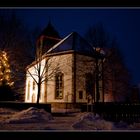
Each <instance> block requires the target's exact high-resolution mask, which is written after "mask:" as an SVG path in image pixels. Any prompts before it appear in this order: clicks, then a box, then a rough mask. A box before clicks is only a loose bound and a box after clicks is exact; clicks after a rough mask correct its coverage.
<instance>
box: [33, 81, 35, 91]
mask: <svg viewBox="0 0 140 140" xmlns="http://www.w3.org/2000/svg"><path fill="white" fill-rule="evenodd" d="M33 90H35V81H33Z"/></svg>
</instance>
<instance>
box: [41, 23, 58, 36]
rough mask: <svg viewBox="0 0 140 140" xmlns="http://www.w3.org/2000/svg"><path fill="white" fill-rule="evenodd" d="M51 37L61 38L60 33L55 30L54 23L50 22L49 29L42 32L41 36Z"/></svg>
mask: <svg viewBox="0 0 140 140" xmlns="http://www.w3.org/2000/svg"><path fill="white" fill-rule="evenodd" d="M42 35H44V36H49V37H54V38H60V35H59V33H58V31H57V30H56V29H55V28H54V26H53V25H52V23H51V22H50V21H49V23H48V25H47V27H46V28H45V29H44V30H43V31H42V32H41V34H40V35H39V36H42Z"/></svg>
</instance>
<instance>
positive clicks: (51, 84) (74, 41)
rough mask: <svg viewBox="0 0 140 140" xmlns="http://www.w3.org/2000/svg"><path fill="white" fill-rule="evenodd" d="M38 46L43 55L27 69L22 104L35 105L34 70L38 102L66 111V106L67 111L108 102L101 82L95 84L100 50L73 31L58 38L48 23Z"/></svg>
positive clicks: (99, 67) (38, 41)
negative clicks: (88, 104) (84, 105)
mask: <svg viewBox="0 0 140 140" xmlns="http://www.w3.org/2000/svg"><path fill="white" fill-rule="evenodd" d="M40 40H41V41H42V42H41V43H40ZM37 44H39V45H38V46H41V54H42V56H41V59H39V58H38V59H36V61H34V62H33V63H32V64H30V65H29V66H27V68H26V84H25V102H33V103H36V102H37V97H38V82H37V81H38V80H39V76H38V74H37V72H36V70H37V68H39V72H40V75H41V78H42V79H41V80H42V82H40V96H39V103H50V104H51V106H52V107H54V108H55V107H57V108H65V106H66V104H67V105H68V108H75V107H79V106H80V105H81V104H87V103H93V102H96V101H98V102H103V101H108V98H107V97H106V95H105V94H104V93H103V88H102V86H103V84H102V83H103V82H102V79H98V81H97V74H96V67H97V66H98V69H99V70H100V69H102V66H100V65H99V63H100V62H101V61H102V59H99V60H98V63H97V54H98V55H100V53H101V51H97V50H96V49H95V48H94V47H93V46H91V45H90V44H89V43H88V42H87V41H86V40H85V39H84V38H83V37H81V36H80V35H79V34H78V33H76V32H72V33H70V34H68V35H67V36H66V37H64V38H62V39H61V38H60V36H59V34H58V32H57V31H56V30H55V29H54V27H53V26H52V24H51V23H50V22H49V23H48V25H47V27H46V28H45V29H44V30H43V32H42V33H41V34H40V36H39V39H38V40H37ZM41 44H42V45H41ZM98 50H100V49H99V48H98ZM43 72H44V73H43ZM43 76H44V77H43ZM97 82H98V83H97ZM97 86H98V90H97ZM97 92H98V94H97ZM90 97H91V98H90Z"/></svg>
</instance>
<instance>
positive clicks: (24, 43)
mask: <svg viewBox="0 0 140 140" xmlns="http://www.w3.org/2000/svg"><path fill="white" fill-rule="evenodd" d="M0 16H1V18H0V30H1V32H0V42H1V44H0V48H1V50H3V51H5V52H6V53H7V55H8V57H9V62H10V66H11V74H12V79H13V81H14V86H13V90H14V91H15V92H16V93H17V96H18V97H19V98H18V99H20V100H23V99H24V98H23V96H24V82H25V67H26V66H27V65H28V64H29V63H30V62H31V61H32V60H33V59H32V58H31V53H32V45H31V41H30V35H29V32H28V30H27V28H26V27H25V26H24V24H23V23H22V21H21V20H19V19H18V18H17V16H16V14H15V13H13V11H11V13H10V11H9V14H8V13H7V12H5V13H3V12H2V11H1V15H0ZM21 79H23V80H21Z"/></svg>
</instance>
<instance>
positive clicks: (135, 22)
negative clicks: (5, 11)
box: [15, 7, 140, 84]
mask: <svg viewBox="0 0 140 140" xmlns="http://www.w3.org/2000/svg"><path fill="white" fill-rule="evenodd" d="M15 9H16V8H15ZM15 12H16V13H17V15H18V16H19V18H21V19H22V20H23V21H24V22H25V24H26V26H27V27H28V28H29V29H31V30H32V29H34V28H35V27H40V28H41V29H44V28H45V27H46V26H47V24H48V21H49V19H50V20H51V22H52V24H53V25H54V27H55V29H56V30H57V31H58V32H59V33H60V35H61V37H65V36H67V35H68V34H69V33H71V32H73V31H76V32H78V33H79V34H80V35H81V36H84V34H85V32H86V31H87V29H88V28H89V27H90V26H93V25H96V24H98V23H102V24H103V26H104V28H105V30H106V31H108V32H109V34H110V35H111V36H114V37H116V39H117V41H118V42H119V45H120V49H121V50H122V54H123V55H124V58H125V63H126V65H127V66H128V68H129V70H130V71H131V72H132V76H133V84H140V8H137V9H136V8H132V7H131V8H126V7H124V8H107V7H106V8H67V7H66V8H57V9H56V8H51V7H49V8H35V7H34V8H28V9H27V8H22V9H21V8H18V9H17V10H15Z"/></svg>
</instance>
